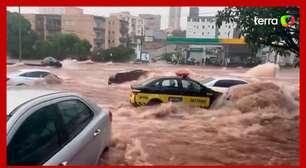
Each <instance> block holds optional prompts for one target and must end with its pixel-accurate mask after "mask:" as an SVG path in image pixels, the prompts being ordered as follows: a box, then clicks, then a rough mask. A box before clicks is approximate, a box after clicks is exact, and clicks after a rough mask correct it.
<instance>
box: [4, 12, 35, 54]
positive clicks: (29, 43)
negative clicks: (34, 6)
mask: <svg viewBox="0 0 306 168" xmlns="http://www.w3.org/2000/svg"><path fill="white" fill-rule="evenodd" d="M6 16H7V37H6V41H7V54H8V55H9V56H11V57H13V58H18V56H19V26H20V28H21V46H22V57H23V58H31V57H33V53H34V52H33V50H34V48H33V47H34V44H35V41H36V40H37V39H38V35H37V34H36V33H35V32H33V31H32V30H31V23H30V22H29V21H27V20H26V19H25V18H24V17H23V16H21V15H19V14H18V13H11V12H7V15H6ZM19 20H20V25H19Z"/></svg>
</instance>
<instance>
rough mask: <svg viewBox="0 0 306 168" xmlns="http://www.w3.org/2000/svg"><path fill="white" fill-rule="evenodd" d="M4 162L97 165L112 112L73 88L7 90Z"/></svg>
mask: <svg viewBox="0 0 306 168" xmlns="http://www.w3.org/2000/svg"><path fill="white" fill-rule="evenodd" d="M6 103H7V112H6V114H7V124H6V125H7V126H6V130H7V132H6V135H7V139H6V140H7V141H6V142H7V144H6V145H7V164H8V165H10V166H12V165H15V166H16V165H23V166H26V165H27V166H29V165H31V166H34V165H45V166H50V165H52V166H71V165H83V166H89V165H97V164H98V163H99V160H100V157H101V154H102V153H103V151H104V150H105V149H107V148H108V147H109V146H110V144H111V122H112V113H111V112H109V111H106V110H105V109H102V108H100V107H98V106H97V105H96V104H95V103H93V102H91V101H90V100H88V99H86V98H85V97H83V96H80V95H78V94H75V93H69V92H62V91H53V90H42V89H29V88H23V87H11V88H8V89H7V102H6Z"/></svg>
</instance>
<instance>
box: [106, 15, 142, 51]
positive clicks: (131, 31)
mask: <svg viewBox="0 0 306 168" xmlns="http://www.w3.org/2000/svg"><path fill="white" fill-rule="evenodd" d="M111 17H117V18H118V19H120V20H123V21H125V22H127V23H128V38H129V41H130V43H131V44H133V45H134V44H136V42H137V39H138V37H140V36H143V34H144V32H143V31H144V21H143V19H142V18H140V17H139V16H133V15H131V14H130V13H129V12H120V13H112V14H111Z"/></svg>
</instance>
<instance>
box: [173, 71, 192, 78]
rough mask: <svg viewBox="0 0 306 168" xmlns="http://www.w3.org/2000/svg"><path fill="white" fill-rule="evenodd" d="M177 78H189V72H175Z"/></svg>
mask: <svg viewBox="0 0 306 168" xmlns="http://www.w3.org/2000/svg"><path fill="white" fill-rule="evenodd" d="M175 74H176V76H180V77H182V78H186V77H188V76H189V72H188V71H185V70H180V71H176V72H175Z"/></svg>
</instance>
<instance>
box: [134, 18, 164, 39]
mask: <svg viewBox="0 0 306 168" xmlns="http://www.w3.org/2000/svg"><path fill="white" fill-rule="evenodd" d="M139 17H140V18H142V19H143V24H144V35H145V36H147V37H153V34H154V31H159V30H160V25H161V16H160V15H152V14H140V15H139Z"/></svg>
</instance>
